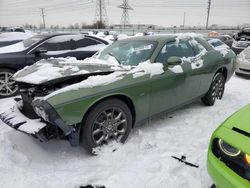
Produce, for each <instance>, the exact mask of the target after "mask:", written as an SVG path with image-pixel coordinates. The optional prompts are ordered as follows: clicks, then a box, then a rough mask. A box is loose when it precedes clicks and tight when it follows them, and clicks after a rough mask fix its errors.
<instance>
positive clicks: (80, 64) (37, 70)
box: [13, 58, 121, 85]
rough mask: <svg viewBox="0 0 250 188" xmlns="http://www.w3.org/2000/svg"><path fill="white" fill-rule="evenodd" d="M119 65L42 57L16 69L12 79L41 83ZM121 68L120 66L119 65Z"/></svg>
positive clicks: (98, 61) (114, 67) (106, 69)
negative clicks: (18, 69) (33, 62)
mask: <svg viewBox="0 0 250 188" xmlns="http://www.w3.org/2000/svg"><path fill="white" fill-rule="evenodd" d="M91 60H93V61H94V62H91ZM118 69H119V65H114V64H112V63H111V64H110V65H109V64H108V63H107V62H106V61H102V60H97V59H94V58H90V59H88V60H87V61H85V60H83V61H81V60H76V58H50V59H43V60H40V61H38V62H36V63H35V64H33V65H31V66H28V67H25V68H24V69H22V70H20V71H18V72H17V73H16V74H15V75H14V76H13V79H14V80H15V81H18V82H23V83H29V84H36V85H37V84H42V83H45V82H49V81H52V80H58V79H60V78H65V77H72V76H79V75H88V74H89V75H91V74H94V73H95V74H96V73H98V72H100V73H103V72H114V71H115V70H118ZM120 69H121V67H120Z"/></svg>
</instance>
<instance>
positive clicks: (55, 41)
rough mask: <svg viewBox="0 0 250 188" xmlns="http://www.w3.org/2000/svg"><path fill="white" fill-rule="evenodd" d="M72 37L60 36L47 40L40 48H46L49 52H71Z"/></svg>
mask: <svg viewBox="0 0 250 188" xmlns="http://www.w3.org/2000/svg"><path fill="white" fill-rule="evenodd" d="M71 43H72V36H71V35H60V36H55V37H52V38H50V39H49V40H47V41H46V42H45V43H43V44H42V45H41V46H40V47H44V48H46V49H47V50H48V51H63V50H71V49H72V48H71Z"/></svg>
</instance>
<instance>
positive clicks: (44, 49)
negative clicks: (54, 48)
mask: <svg viewBox="0 0 250 188" xmlns="http://www.w3.org/2000/svg"><path fill="white" fill-rule="evenodd" d="M47 52H48V50H47V49H46V48H43V47H41V48H39V47H38V48H37V49H36V51H35V54H36V55H40V54H45V53H47Z"/></svg>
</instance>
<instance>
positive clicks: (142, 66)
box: [44, 60, 164, 100]
mask: <svg viewBox="0 0 250 188" xmlns="http://www.w3.org/2000/svg"><path fill="white" fill-rule="evenodd" d="M163 72H164V70H163V64H162V63H150V62H149V60H148V61H145V62H142V63H139V64H138V65H137V66H136V67H132V68H131V70H128V69H127V67H126V66H125V67H124V68H123V69H120V70H119V71H115V72H113V73H110V74H108V75H96V76H90V77H88V78H87V79H86V80H83V81H81V82H79V83H76V84H72V85H69V86H66V87H64V88H62V89H59V90H57V91H54V92H52V93H51V94H49V95H47V96H45V97H44V99H45V100H46V99H48V98H50V97H53V96H55V95H57V94H60V93H64V92H68V91H72V90H79V89H83V88H93V87H96V86H104V85H108V84H111V83H114V82H116V81H119V80H121V79H123V78H124V77H125V76H126V75H132V76H133V78H138V77H141V76H144V75H147V74H149V75H150V77H153V76H155V75H159V74H162V73H163Z"/></svg>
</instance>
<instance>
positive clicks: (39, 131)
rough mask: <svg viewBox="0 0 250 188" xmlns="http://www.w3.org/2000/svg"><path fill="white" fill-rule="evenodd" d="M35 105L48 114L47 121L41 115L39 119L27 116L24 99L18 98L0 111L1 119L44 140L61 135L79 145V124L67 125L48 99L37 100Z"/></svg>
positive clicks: (60, 136) (12, 126)
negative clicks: (14, 102)
mask: <svg viewBox="0 0 250 188" xmlns="http://www.w3.org/2000/svg"><path fill="white" fill-rule="evenodd" d="M33 106H34V108H40V110H41V111H43V112H44V114H46V121H45V120H44V119H43V118H39V117H38V118H37V119H30V118H29V117H27V116H26V115H25V114H24V113H23V112H22V108H23V105H22V100H17V102H16V104H15V105H13V106H12V107H11V108H9V109H8V110H6V111H4V112H0V119H1V120H2V121H3V122H4V123H5V124H6V125H8V126H10V127H11V128H14V129H16V130H17V131H20V132H23V133H26V134H29V135H32V136H33V137H35V138H37V139H39V140H40V141H42V142H45V141H48V140H50V139H53V138H58V137H59V138H66V139H68V140H69V142H70V144H71V145H72V146H77V145H79V126H77V125H74V126H68V125H66V124H65V123H64V122H63V120H62V119H61V118H60V117H59V116H58V114H57V113H56V111H55V110H54V109H53V108H52V107H51V106H50V105H49V104H48V103H47V102H46V101H42V100H37V101H35V103H34V104H33ZM20 109H21V110H20Z"/></svg>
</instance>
